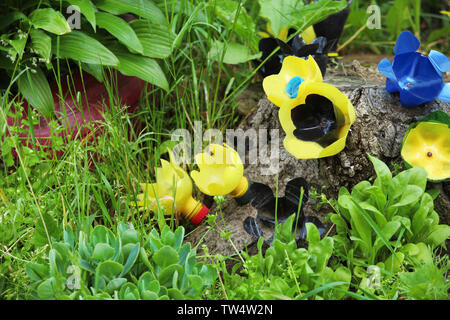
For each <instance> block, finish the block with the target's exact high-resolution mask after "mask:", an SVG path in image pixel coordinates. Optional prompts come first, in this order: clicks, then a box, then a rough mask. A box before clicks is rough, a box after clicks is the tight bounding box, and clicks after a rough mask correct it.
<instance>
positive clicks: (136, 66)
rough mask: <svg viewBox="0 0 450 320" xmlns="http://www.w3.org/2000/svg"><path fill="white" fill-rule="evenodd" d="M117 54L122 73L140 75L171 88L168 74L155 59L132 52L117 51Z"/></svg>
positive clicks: (119, 68)
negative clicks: (165, 73) (167, 77)
mask: <svg viewBox="0 0 450 320" xmlns="http://www.w3.org/2000/svg"><path fill="white" fill-rule="evenodd" d="M115 54H116V56H117V58H119V61H120V65H119V66H118V67H117V70H119V71H120V72H121V73H122V74H124V75H126V76H135V77H139V78H141V79H142V80H145V81H148V82H150V83H151V84H154V85H156V86H158V87H160V88H163V89H164V90H166V91H168V90H169V83H168V82H167V79H166V76H165V75H164V72H163V71H162V70H161V67H160V66H159V65H158V63H157V62H156V61H155V60H153V59H152V58H148V57H142V56H138V55H134V54H131V53H124V52H115Z"/></svg>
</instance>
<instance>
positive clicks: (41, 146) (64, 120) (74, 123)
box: [7, 72, 145, 157]
mask: <svg viewBox="0 0 450 320" xmlns="http://www.w3.org/2000/svg"><path fill="white" fill-rule="evenodd" d="M69 81H70V85H68V84H67V80H63V81H62V82H63V84H62V93H63V99H61V98H60V97H59V90H58V86H57V84H56V83H53V84H51V85H50V87H51V89H52V94H53V101H54V104H55V114H54V116H53V118H52V119H46V118H44V117H40V120H39V124H38V125H34V126H33V133H34V140H33V137H32V135H30V133H29V126H28V125H27V124H26V120H27V119H28V118H29V115H28V110H29V108H28V104H27V103H26V102H25V105H24V113H23V115H22V117H21V118H20V119H19V120H17V119H15V118H14V117H11V116H8V119H7V124H8V127H7V135H10V134H11V133H10V129H11V128H12V127H14V126H20V127H22V128H23V129H24V132H23V133H20V134H19V138H20V139H21V140H22V143H23V144H24V145H26V146H28V147H29V148H32V149H35V150H45V151H49V152H50V154H49V156H50V157H52V156H53V153H52V151H53V150H52V138H51V137H52V134H53V135H55V133H54V132H53V133H52V130H51V128H50V126H49V123H50V122H51V121H52V120H53V121H56V122H57V123H58V124H59V125H61V126H62V127H63V130H62V132H60V133H58V135H59V136H60V137H62V138H63V141H64V142H68V141H70V140H73V139H80V140H83V139H84V140H86V141H87V142H89V143H93V142H94V140H95V137H97V136H98V135H100V134H102V133H103V129H102V124H103V122H104V116H103V115H104V113H105V112H107V111H108V110H110V107H111V106H110V94H109V93H108V89H107V87H106V86H105V84H104V83H101V82H98V81H97V80H96V79H95V78H94V77H92V76H91V75H89V74H88V73H83V74H82V77H81V76H80V74H79V73H77V74H75V75H73V77H71V78H69ZM113 82H114V83H115V85H113V86H112V88H117V92H114V93H113V95H114V97H115V98H118V100H119V101H117V103H119V104H120V105H121V106H122V105H125V106H127V107H128V108H127V109H126V112H129V113H132V112H135V111H136V109H137V107H138V105H139V98H140V94H141V92H142V89H144V87H145V81H143V80H141V79H139V78H137V77H128V76H124V75H122V74H121V73H119V72H117V73H116V74H115V77H114V81H113ZM10 112H12V113H13V114H14V113H15V110H10ZM55 153H56V156H57V157H60V156H61V155H62V154H63V151H62V150H57V151H56V152H55Z"/></svg>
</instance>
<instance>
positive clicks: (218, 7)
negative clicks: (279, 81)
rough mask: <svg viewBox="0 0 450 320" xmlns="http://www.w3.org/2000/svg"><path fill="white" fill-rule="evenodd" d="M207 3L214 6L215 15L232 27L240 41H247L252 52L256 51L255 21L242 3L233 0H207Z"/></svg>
mask: <svg viewBox="0 0 450 320" xmlns="http://www.w3.org/2000/svg"><path fill="white" fill-rule="evenodd" d="M209 5H210V6H212V7H213V8H214V10H215V13H216V15H217V17H218V18H219V19H220V20H222V22H223V23H224V24H225V25H227V26H228V27H229V28H230V29H231V28H234V29H233V31H234V32H236V34H237V35H238V36H239V37H240V38H241V40H242V41H244V42H245V43H248V44H249V46H250V48H251V49H252V50H253V51H254V52H256V51H258V42H257V39H258V38H257V37H255V28H256V25H255V22H254V20H253V19H252V18H251V17H250V16H249V15H248V13H247V11H246V9H245V7H244V6H243V5H242V4H239V3H238V1H233V0H221V1H215V2H209ZM239 5H240V7H239Z"/></svg>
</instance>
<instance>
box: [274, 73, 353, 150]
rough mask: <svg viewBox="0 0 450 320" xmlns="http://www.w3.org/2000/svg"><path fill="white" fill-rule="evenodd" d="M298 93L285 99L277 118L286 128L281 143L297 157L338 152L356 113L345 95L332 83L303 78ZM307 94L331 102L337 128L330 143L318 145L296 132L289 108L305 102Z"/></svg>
mask: <svg viewBox="0 0 450 320" xmlns="http://www.w3.org/2000/svg"><path fill="white" fill-rule="evenodd" d="M300 90H301V94H299V96H298V97H297V98H295V99H291V100H290V101H287V102H286V103H285V104H283V105H282V106H281V107H280V112H279V119H280V123H281V126H282V128H283V129H284V131H285V132H286V138H285V139H284V142H283V144H284V147H285V148H286V150H287V151H288V152H289V153H291V154H292V155H293V156H295V157H296V158H298V159H317V158H324V157H330V156H333V155H335V154H338V153H339V152H341V151H342V150H343V149H344V147H345V141H346V139H347V135H348V132H349V130H350V127H351V125H352V124H353V123H354V122H355V119H356V115H355V110H354V108H353V105H352V104H351V102H350V101H349V100H348V98H347V97H346V96H345V94H343V93H342V92H340V91H339V90H338V89H337V88H335V87H333V86H332V85H329V84H326V83H322V82H305V83H303V84H302V85H301V89H300ZM310 95H318V96H322V97H324V98H326V99H328V100H329V101H330V102H331V103H332V104H333V109H334V114H335V117H336V123H337V129H335V130H334V134H332V136H331V138H332V141H334V142H331V143H330V144H329V145H325V146H324V145H321V144H319V143H317V142H315V141H303V140H300V139H298V138H297V137H296V136H295V134H294V133H295V131H296V129H297V127H296V126H295V124H294V121H293V118H292V114H293V113H292V110H293V109H294V108H296V107H298V106H301V105H305V104H306V103H307V102H306V100H307V99H308V96H310Z"/></svg>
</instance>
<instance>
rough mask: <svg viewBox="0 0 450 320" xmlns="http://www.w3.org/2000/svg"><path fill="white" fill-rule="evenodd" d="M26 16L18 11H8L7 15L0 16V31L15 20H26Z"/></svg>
mask: <svg viewBox="0 0 450 320" xmlns="http://www.w3.org/2000/svg"><path fill="white" fill-rule="evenodd" d="M27 19H28V18H27V16H26V15H24V14H23V13H22V12H19V11H10V12H8V13H7V14H2V15H1V16H0V30H4V29H5V28H6V27H8V26H9V25H10V24H12V23H14V22H16V21H17V20H27Z"/></svg>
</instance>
